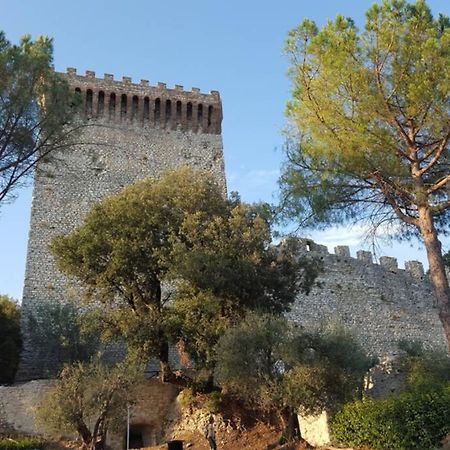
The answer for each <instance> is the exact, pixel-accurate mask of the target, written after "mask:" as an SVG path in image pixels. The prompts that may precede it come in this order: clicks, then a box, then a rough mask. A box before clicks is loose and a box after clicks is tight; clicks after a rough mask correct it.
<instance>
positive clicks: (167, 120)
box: [166, 100, 172, 123]
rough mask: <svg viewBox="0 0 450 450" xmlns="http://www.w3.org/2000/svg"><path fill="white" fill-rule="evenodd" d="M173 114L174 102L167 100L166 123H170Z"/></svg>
mask: <svg viewBox="0 0 450 450" xmlns="http://www.w3.org/2000/svg"><path fill="white" fill-rule="evenodd" d="M171 116H172V102H171V101H170V100H166V123H169V121H170V117H171Z"/></svg>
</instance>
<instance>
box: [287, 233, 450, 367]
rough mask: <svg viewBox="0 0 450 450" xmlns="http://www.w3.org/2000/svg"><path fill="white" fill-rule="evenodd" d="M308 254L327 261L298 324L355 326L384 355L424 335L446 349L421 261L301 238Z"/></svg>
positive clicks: (297, 312) (297, 314)
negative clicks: (376, 259)
mask: <svg viewBox="0 0 450 450" xmlns="http://www.w3.org/2000/svg"><path fill="white" fill-rule="evenodd" d="M302 247H303V255H304V256H308V255H309V256H310V257H314V258H317V259H318V260H319V261H321V262H322V265H323V271H322V272H321V273H320V274H319V276H318V278H317V279H316V281H315V285H314V287H313V289H312V291H311V293H310V294H309V295H306V296H305V295H302V296H300V297H299V298H298V300H297V301H296V302H295V304H294V305H293V307H292V310H291V311H290V313H289V314H288V317H289V318H290V319H292V320H293V321H295V322H297V323H298V324H299V325H309V324H315V325H316V326H327V325H329V324H333V323H334V324H336V325H338V326H339V325H341V326H344V327H345V328H346V329H350V330H351V331H353V333H354V334H355V336H356V337H357V338H358V340H359V342H360V343H361V345H362V346H363V347H364V348H365V349H366V350H367V351H368V352H369V353H370V354H371V355H373V356H378V357H379V358H381V359H382V360H383V359H385V358H391V357H394V356H395V355H398V354H399V350H398V345H397V344H398V341H399V340H401V339H406V340H412V341H420V342H422V343H423V344H424V345H425V346H426V347H427V348H431V349H445V348H446V339H445V335H444V331H443V327H442V325H441V322H440V320H439V316H438V309H437V301H436V298H435V296H434V293H433V290H432V287H431V285H430V282H429V279H428V275H426V274H425V273H424V270H423V266H422V263H420V262H418V261H406V262H405V269H400V268H399V267H398V264H397V260H396V259H395V258H392V257H388V256H382V257H381V258H380V259H379V264H375V263H374V261H373V256H372V254H371V252H368V251H363V250H360V251H358V252H357V256H356V258H353V257H351V256H350V250H349V248H348V247H346V246H339V247H336V248H335V253H334V254H330V253H328V249H327V247H326V246H323V245H319V244H316V243H315V242H313V241H311V240H308V239H302Z"/></svg>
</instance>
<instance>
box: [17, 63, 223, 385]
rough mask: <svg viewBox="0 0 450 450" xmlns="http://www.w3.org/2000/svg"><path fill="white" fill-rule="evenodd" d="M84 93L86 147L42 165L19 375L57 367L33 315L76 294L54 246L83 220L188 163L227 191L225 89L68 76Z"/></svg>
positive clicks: (29, 257)
mask: <svg viewBox="0 0 450 450" xmlns="http://www.w3.org/2000/svg"><path fill="white" fill-rule="evenodd" d="M64 76H65V77H66V78H67V80H68V82H69V85H70V87H71V89H73V90H75V91H77V92H79V93H80V95H81V98H82V106H81V108H82V114H81V115H82V117H81V118H80V119H81V121H82V131H81V135H80V136H78V137H77V141H79V142H80V144H79V145H76V146H74V147H71V148H70V149H66V150H65V151H63V152H62V151H61V152H58V153H56V154H54V156H55V157H54V158H52V159H51V161H45V162H41V163H40V164H39V166H38V168H37V171H36V176H35V180H34V191H33V205H32V213H31V226H30V234H29V240H28V255H27V263H26V274H25V283H24V291H23V300H22V311H23V314H22V315H23V323H22V325H23V334H24V351H23V354H22V361H21V364H20V368H19V372H18V375H17V380H19V381H22V380H29V379H35V378H40V377H42V376H45V372H46V369H47V368H49V367H51V366H52V364H54V362H53V361H48V360H46V356H45V351H44V350H45V349H41V348H39V345H36V343H33V342H32V340H31V339H30V336H29V334H28V329H27V327H28V326H29V321H28V319H27V318H28V317H29V315H30V314H32V313H33V311H36V309H37V306H38V305H39V304H40V303H42V302H49V301H50V302H64V301H67V300H70V299H72V298H74V297H75V296H76V294H75V293H74V290H73V288H70V286H69V283H68V281H67V279H66V278H65V277H64V276H63V275H62V274H61V273H60V272H59V271H58V270H57V269H56V267H55V265H54V262H53V258H52V256H51V255H50V252H49V250H48V245H49V243H50V242H51V240H52V238H53V237H54V236H56V235H61V234H67V233H69V232H70V231H72V230H73V229H74V227H76V226H77V225H79V224H80V223H81V222H82V220H83V218H84V216H85V215H86V213H87V212H88V211H89V210H90V208H91V207H92V206H93V205H94V204H95V203H96V202H98V201H99V200H101V199H102V198H104V197H105V196H107V195H109V194H113V193H115V192H117V191H119V190H120V189H121V188H123V187H124V186H126V185H128V184H130V183H133V182H134V181H137V180H140V179H143V178H145V177H147V176H157V175H159V174H161V173H162V172H164V171H166V170H170V169H174V168H177V167H179V166H183V165H189V166H191V167H194V168H196V169H199V170H204V171H209V172H211V173H213V174H214V175H215V176H216V178H217V181H218V183H219V185H220V186H221V187H222V188H223V190H224V192H225V190H226V186H225V173H224V161H223V148H222V147H223V146H222V136H221V123H222V104H221V100H220V96H219V93H218V92H217V91H211V92H210V93H209V94H203V93H201V92H200V90H199V89H197V88H192V90H191V91H189V92H188V91H185V90H183V87H182V86H178V85H176V86H175V88H174V89H168V88H167V87H166V85H165V84H164V83H158V84H157V86H150V85H149V83H148V81H146V80H141V82H140V83H139V84H135V83H132V81H131V79H130V78H128V77H123V78H122V81H115V80H114V79H113V76H112V75H108V74H105V76H104V78H96V76H95V72H92V71H87V72H86V74H85V75H84V76H80V75H77V73H76V70H75V69H73V68H69V69H67V73H66V74H65V75H64Z"/></svg>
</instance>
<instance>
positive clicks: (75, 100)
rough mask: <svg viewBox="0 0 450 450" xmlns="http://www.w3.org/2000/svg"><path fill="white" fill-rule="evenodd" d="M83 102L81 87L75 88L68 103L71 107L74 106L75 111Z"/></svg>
mask: <svg viewBox="0 0 450 450" xmlns="http://www.w3.org/2000/svg"><path fill="white" fill-rule="evenodd" d="M82 104H83V97H82V96H81V89H80V88H78V87H77V88H75V95H74V97H73V100H72V103H71V104H70V106H71V108H76V109H77V111H79V110H80V105H82Z"/></svg>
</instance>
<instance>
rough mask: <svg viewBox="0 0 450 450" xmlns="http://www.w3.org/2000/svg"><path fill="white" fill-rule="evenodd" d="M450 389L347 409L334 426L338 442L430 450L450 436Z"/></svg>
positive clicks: (351, 405) (424, 391)
mask: <svg viewBox="0 0 450 450" xmlns="http://www.w3.org/2000/svg"><path fill="white" fill-rule="evenodd" d="M449 418H450V385H447V386H445V387H434V388H432V389H423V388H422V389H419V390H415V391H411V392H404V393H401V394H396V395H391V396H390V397H388V398H386V399H384V400H373V399H365V400H363V401H356V402H353V403H349V404H347V405H345V406H344V407H343V408H342V410H341V411H340V412H339V413H337V414H336V416H335V417H334V419H333V422H332V431H333V436H334V439H335V441H336V442H338V443H340V444H344V445H348V446H363V445H368V446H370V447H371V448H373V449H375V450H385V449H390V450H430V449H432V448H435V447H437V446H438V445H439V442H440V441H441V440H442V438H443V437H444V436H445V435H446V434H447V433H449V432H450V419H449Z"/></svg>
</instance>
